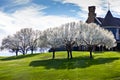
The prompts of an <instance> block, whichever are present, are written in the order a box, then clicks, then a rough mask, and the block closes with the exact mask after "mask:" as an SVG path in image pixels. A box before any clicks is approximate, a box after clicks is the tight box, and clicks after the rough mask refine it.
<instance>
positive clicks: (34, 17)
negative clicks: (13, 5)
mask: <svg viewBox="0 0 120 80" xmlns="http://www.w3.org/2000/svg"><path fill="white" fill-rule="evenodd" d="M42 9H43V7H41V8H40V6H39V7H35V6H29V7H24V8H22V9H19V10H17V11H15V12H14V13H11V14H7V13H4V12H2V11H0V19H1V20H0V29H1V30H4V32H1V34H0V36H1V37H0V42H1V40H2V38H3V37H6V36H7V35H10V34H14V33H15V32H16V31H19V30H20V29H22V28H33V29H38V30H44V29H46V28H49V27H56V26H60V25H61V24H64V23H67V22H71V21H76V20H78V19H76V18H73V17H67V16H54V15H44V12H42V11H41V10H42Z"/></svg>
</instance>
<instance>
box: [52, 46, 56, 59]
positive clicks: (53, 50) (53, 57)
mask: <svg viewBox="0 0 120 80" xmlns="http://www.w3.org/2000/svg"><path fill="white" fill-rule="evenodd" d="M52 52H53V56H52V59H55V48H52Z"/></svg>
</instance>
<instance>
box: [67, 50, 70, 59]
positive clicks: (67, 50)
mask: <svg viewBox="0 0 120 80" xmlns="http://www.w3.org/2000/svg"><path fill="white" fill-rule="evenodd" d="M67 54H68V55H67V58H68V59H69V56H70V55H69V51H68V50H67Z"/></svg>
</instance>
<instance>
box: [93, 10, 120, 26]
mask: <svg viewBox="0 0 120 80" xmlns="http://www.w3.org/2000/svg"><path fill="white" fill-rule="evenodd" d="M95 23H97V24H99V25H101V26H103V27H104V26H120V18H116V17H113V15H112V14H111V12H110V10H109V11H108V12H107V14H106V16H105V18H101V17H96V19H95Z"/></svg>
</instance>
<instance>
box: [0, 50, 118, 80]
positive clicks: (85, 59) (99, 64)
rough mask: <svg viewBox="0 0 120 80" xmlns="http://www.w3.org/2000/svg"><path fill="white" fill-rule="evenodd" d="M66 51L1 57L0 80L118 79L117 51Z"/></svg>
mask: <svg viewBox="0 0 120 80" xmlns="http://www.w3.org/2000/svg"><path fill="white" fill-rule="evenodd" d="M93 56H94V59H89V52H73V59H69V60H68V59H66V57H67V53H66V52H57V53H56V58H55V60H52V59H51V57H52V53H45V54H34V55H25V56H18V57H15V56H14V57H0V80H120V52H101V53H100V52H95V53H93Z"/></svg>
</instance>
